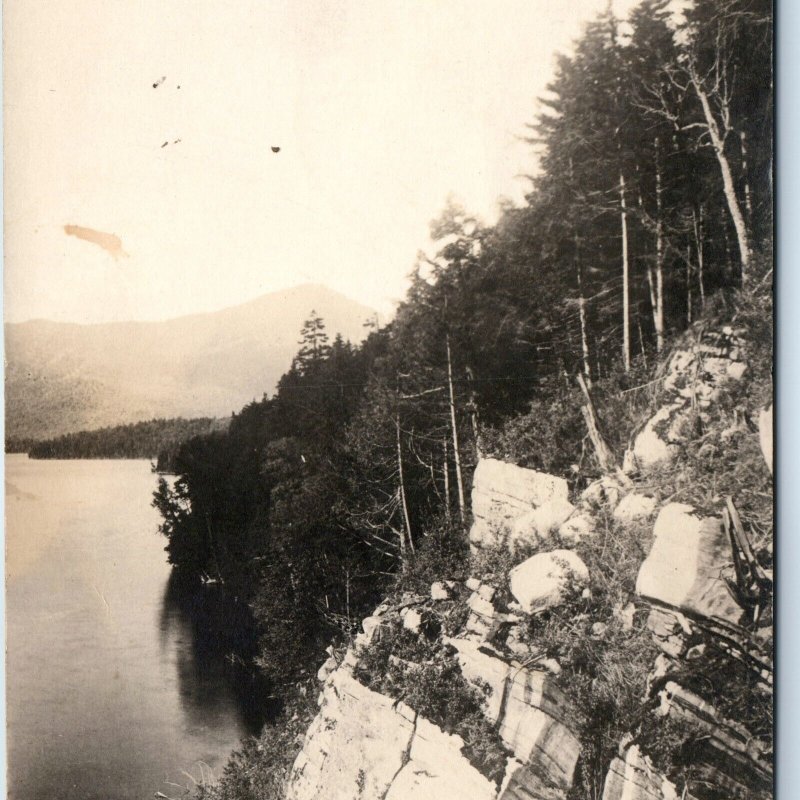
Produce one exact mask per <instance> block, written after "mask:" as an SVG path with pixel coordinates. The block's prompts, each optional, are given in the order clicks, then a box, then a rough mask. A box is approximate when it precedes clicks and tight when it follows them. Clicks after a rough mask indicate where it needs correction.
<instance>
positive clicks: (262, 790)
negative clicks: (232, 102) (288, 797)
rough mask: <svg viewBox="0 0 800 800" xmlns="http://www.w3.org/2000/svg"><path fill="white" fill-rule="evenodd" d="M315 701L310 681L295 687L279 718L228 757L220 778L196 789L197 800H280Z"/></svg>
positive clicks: (313, 713)
mask: <svg viewBox="0 0 800 800" xmlns="http://www.w3.org/2000/svg"><path fill="white" fill-rule="evenodd" d="M315 699H316V685H315V684H314V682H313V681H309V682H307V683H305V684H298V685H296V686H295V687H294V688H293V689H292V690H291V693H290V695H289V696H288V697H287V699H286V702H285V706H284V710H283V712H282V713H281V715H280V716H279V717H278V718H277V719H275V720H274V721H273V722H271V723H269V724H268V725H266V726H265V727H264V730H263V731H262V732H261V735H260V736H258V737H250V738H249V739H247V740H245V741H244V742H243V743H242V747H241V749H240V750H237V751H236V752H234V753H233V754H232V756H231V758H230V761H229V762H228V764H227V765H226V766H225V771H224V773H223V775H222V778H221V779H220V780H219V781H218V782H217V783H213V784H206V783H204V784H202V785H200V786H199V787H198V792H197V797H198V800H283V798H284V797H285V790H286V784H287V781H288V778H289V774H290V772H291V769H292V765H293V764H294V761H295V759H296V758H297V755H298V753H299V752H300V749H301V748H302V743H303V736H304V734H305V732H306V729H307V728H308V726H309V725H310V724H311V720H312V719H313V718H314V716H315V715H316V713H317V711H318V709H317V704H316V702H315Z"/></svg>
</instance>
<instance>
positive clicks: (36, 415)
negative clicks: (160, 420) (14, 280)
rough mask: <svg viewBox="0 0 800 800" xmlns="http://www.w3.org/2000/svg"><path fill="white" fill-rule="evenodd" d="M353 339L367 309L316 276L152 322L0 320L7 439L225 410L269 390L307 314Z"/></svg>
mask: <svg viewBox="0 0 800 800" xmlns="http://www.w3.org/2000/svg"><path fill="white" fill-rule="evenodd" d="M312 310H314V311H316V312H317V313H318V314H319V316H321V317H322V318H323V319H324V320H325V325H326V328H327V331H328V334H329V335H330V336H331V337H334V336H335V335H336V334H337V333H339V334H341V335H342V337H343V338H345V339H350V340H351V341H353V342H358V341H360V340H361V339H363V338H364V333H365V329H364V322H365V321H366V320H368V319H370V318H372V317H374V316H375V311H374V310H373V309H371V308H369V307H368V306H365V305H362V304H361V303H357V302H356V301H354V300H350V299H349V298H347V297H346V296H345V295H343V294H341V293H340V292H337V291H336V290H334V289H331V288H329V287H327V286H324V285H322V284H318V283H306V284H301V285H299V286H292V287H289V288H287V289H283V290H278V291H275V292H269V293H266V294H264V295H261V296H260V297H257V298H255V299H253V300H250V301H247V302H244V303H241V304H240V305H236V306H230V307H228V308H224V309H221V310H219V311H210V312H205V313H202V314H191V315H187V316H182V317H175V318H173V319H169V320H164V321H161V322H127V323H97V324H91V325H88V324H79V323H54V322H49V321H46V320H31V321H29V322H25V323H16V324H7V325H6V360H7V368H6V430H7V435H8V436H14V437H35V438H44V437H51V436H57V435H60V434H63V433H68V432H71V431H76V430H84V429H92V428H98V427H102V426H104V425H118V424H123V423H129V422H138V421H140V420H144V419H152V418H153V417H177V416H183V417H201V416H227V415H229V414H230V413H231V412H233V411H238V410H239V409H240V408H241V407H242V406H243V405H244V404H245V403H247V402H249V401H251V400H252V399H253V398H255V397H261V396H262V395H263V394H264V393H270V392H272V390H273V389H274V387H275V385H276V383H277V381H278V379H279V378H280V376H281V375H282V374H283V373H284V372H285V371H286V370H287V369H288V368H289V366H290V365H291V362H292V358H293V357H294V355H295V354H296V352H297V342H298V339H299V336H300V330H301V328H302V326H303V323H304V322H305V321H306V319H308V316H309V314H310V313H311V311H312Z"/></svg>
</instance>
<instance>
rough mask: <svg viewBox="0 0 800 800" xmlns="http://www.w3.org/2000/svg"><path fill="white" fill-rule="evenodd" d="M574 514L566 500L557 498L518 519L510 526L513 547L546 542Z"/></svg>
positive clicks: (572, 508)
mask: <svg viewBox="0 0 800 800" xmlns="http://www.w3.org/2000/svg"><path fill="white" fill-rule="evenodd" d="M574 513H575V506H573V505H572V503H570V502H569V501H568V500H564V499H562V498H557V499H555V500H552V501H551V502H549V503H545V504H544V505H542V506H539V508H536V509H534V510H533V511H528V512H527V513H525V514H523V515H522V516H521V517H518V518H517V519H516V520H515V521H514V522H513V523H512V525H511V543H512V544H513V545H523V544H540V543H541V542H544V541H547V539H549V538H550V537H551V536H552V535H553V534H554V533H555V532H556V531H557V530H558V529H559V527H560V526H561V525H562V524H563V523H564V522H566V521H567V520H568V519H569V518H570V517H571V516H572V514H574Z"/></svg>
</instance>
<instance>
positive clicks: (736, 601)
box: [288, 329, 772, 800]
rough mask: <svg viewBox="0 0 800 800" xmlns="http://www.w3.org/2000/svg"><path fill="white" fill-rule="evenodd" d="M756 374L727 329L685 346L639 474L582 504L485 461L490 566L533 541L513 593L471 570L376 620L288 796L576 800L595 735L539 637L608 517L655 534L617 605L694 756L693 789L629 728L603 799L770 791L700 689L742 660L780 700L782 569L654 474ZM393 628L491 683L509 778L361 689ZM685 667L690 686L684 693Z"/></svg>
mask: <svg viewBox="0 0 800 800" xmlns="http://www.w3.org/2000/svg"><path fill="white" fill-rule="evenodd" d="M745 371H746V365H745V362H744V360H743V345H742V343H741V342H740V341H739V340H738V338H737V337H736V335H735V333H734V332H733V331H731V330H730V329H725V330H723V331H722V332H720V333H718V334H706V335H705V336H704V337H703V338H701V340H700V342H699V343H697V344H696V345H694V346H693V347H691V348H689V349H688V350H685V351H680V352H678V353H676V354H674V355H673V357H672V359H671V361H670V362H669V368H668V370H667V374H666V377H665V388H666V394H665V400H664V403H665V405H664V406H662V407H661V408H658V409H656V411H655V413H654V414H653V416H652V417H651V418H650V419H649V420H648V421H647V422H646V423H645V424H644V425H643V426H642V427H641V428H640V430H639V432H638V434H636V436H635V437H634V439H633V444H632V448H631V453H630V454H629V455H628V457H627V458H626V459H625V461H626V466H627V469H626V470H625V472H623V471H619V472H618V473H617V474H615V475H607V476H604V477H602V478H600V479H599V480H597V481H595V482H594V483H592V484H590V485H589V486H588V487H587V488H586V489H585V490H584V491H583V492H582V493H581V494H580V496H578V497H575V498H573V500H572V501H571V500H570V495H569V487H568V485H567V483H566V481H564V480H563V479H561V478H558V477H556V476H552V475H546V474H543V473H539V472H535V471H532V470H528V469H523V468H520V467H517V466H514V465H512V464H506V463H503V462H500V461H497V460H493V459H486V460H483V461H481V462H480V463H479V464H478V467H477V469H476V471H475V476H474V483H473V489H472V502H473V511H474V524H473V527H472V530H471V532H470V544H471V549H472V552H473V555H474V556H477V557H478V558H476V560H475V561H474V562H473V564H474V565H475V571H476V572H477V570H478V567H477V565H478V564H479V563H480V557H481V555H482V554H485V553H486V552H489V551H491V550H494V551H496V552H497V551H507V552H509V553H512V554H513V553H516V552H517V551H518V548H519V547H520V545H524V546H525V547H526V548H527V550H526V552H527V553H530V552H531V550H534V551H535V552H534V554H533V555H529V556H528V557H527V558H523V559H522V560H521V561H520V562H519V563H518V564H517V565H516V566H514V567H513V569H511V570H510V571H509V573H508V574H507V575H506V576H505V577H504V581H505V582H504V583H503V581H501V582H500V583H501V584H502V586H504V587H505V588H504V589H498V588H497V587H498V581H497V577H498V576H497V575H491V576H485V575H480V574H474V575H473V577H471V578H470V579H469V580H468V581H466V582H465V583H464V584H462V583H459V582H455V581H445V580H443V581H440V582H437V583H434V584H433V585H432V586H431V591H430V595H429V596H427V597H422V596H415V597H407V598H405V599H404V601H403V602H402V603H400V604H395V605H394V606H390V605H388V604H384V605H382V606H380V607H379V608H378V609H376V610H375V612H374V614H373V615H372V616H370V617H368V618H367V619H365V620H364V622H363V630H364V633H362V634H360V635H359V636H358V637H356V640H355V642H354V643H353V645H352V647H351V648H350V650H349V651H348V652H347V654H346V656H345V657H344V658H343V660H342V661H341V663H340V662H339V661H337V659H336V658H334V657H333V656H332V657H331V658H330V659H329V660H328V662H326V664H325V665H324V666H323V668H322V669H321V670H320V673H319V676H318V677H319V678H320V680H321V681H323V688H322V691H321V694H320V698H319V703H320V712H319V715H318V716H317V718H316V719H315V721H314V723H313V724H312V726H311V728H310V729H309V730H308V733H307V735H306V738H305V741H304V744H303V749H302V752H301V753H300V755H299V756H298V758H297V761H296V763H295V765H294V769H293V772H292V776H291V781H290V787H289V793H288V797H289V798H291V800H326V799H328V798H330V799H331V800H333V799H334V798H336V799H337V800H356V798H370V799H372V798H375V799H376V800H377V799H378V798H380V800H400V799H401V798H403V799H404V798H412V797H413V798H414V800H420V799H421V798H436V799H437V800H449V799H450V798H453V800H456V798H457V800H468V799H470V798H476V799H477V800H483V798H486V799H487V800H536V799H538V800H565V798H566V797H567V794H568V792H569V791H570V788H571V787H572V786H573V783H574V781H575V779H576V770H577V768H578V764H579V760H580V758H581V753H582V751H583V749H584V748H585V746H586V745H587V742H582V741H581V740H580V736H579V725H578V719H579V717H580V712H581V709H577V708H576V707H575V706H574V704H573V701H572V700H571V698H570V694H571V692H570V688H571V687H570V685H569V681H568V680H565V679H564V675H565V674H566V673H564V671H563V669H562V665H561V664H560V663H559V662H558V661H557V660H556V659H554V658H552V657H548V654H547V653H546V652H545V651H544V650H543V649H539V647H538V646H537V644H536V643H535V642H534V641H532V640H531V637H530V630H532V627H531V626H532V624H533V627H535V621H536V620H537V619H542V620H544V619H547V615H550V614H552V612H553V611H554V610H556V609H558V608H559V607H562V606H563V607H565V608H566V607H571V606H568V604H569V603H575V602H576V598H577V602H580V598H591V593H592V587H593V586H595V585H597V582H596V580H595V579H596V578H597V577H598V576H596V575H592V571H591V570H590V569H589V568H588V567H587V564H586V563H584V561H583V560H582V558H581V557H580V555H579V554H578V553H577V552H575V547H579V545H580V543H581V542H588V541H592V537H597V536H599V535H600V534H599V533H598V531H599V530H600V528H601V525H600V521H601V517H603V515H605V517H604V518H605V519H609V518H611V519H613V520H614V524H617V525H621V526H639V527H636V528H635V530H642V529H651V530H652V546H650V547H649V552H647V553H646V556H645V557H644V559H643V561H642V562H641V565H640V567H639V571H638V578H637V579H636V586H635V591H634V590H633V587H632V586H631V593H630V596H629V597H628V598H627V605H625V603H624V602H623V603H622V604H620V605H619V607H615V609H614V614H613V624H614V625H615V626H617V629H618V630H619V631H623V632H631V631H634V629H635V628H636V625H637V623H636V622H635V619H637V617H636V615H637V614H639V617H638V619H639V620H646V623H645V624H646V628H642V627H641V626H642V622H639V623H638V625H639V630H643V631H644V633H643V634H642V635H643V636H646V635H647V632H649V634H650V636H651V637H652V642H653V643H654V644H655V645H656V647H657V649H658V650H660V655H658V657H657V658H655V660H654V662H653V664H652V672H651V673H650V675H649V678H648V681H647V685H648V689H647V696H646V697H643V698H641V703H642V709H643V712H642V713H647V714H648V715H649V716H650V718H651V719H652V720H653V721H654V722H653V724H654V725H656V726H658V725H664V726H666V725H667V724H668V722H672V723H674V724H680V725H681V726H682V727H681V730H682V731H683V734H682V735H683V737H684V738H683V741H685V742H690V743H692V751H691V752H692V756H691V764H690V765H689V768H688V769H689V772H690V774H691V779H690V780H689V781H688V782H687V783H686V784H685V786H683V787H682V788H681V791H679V790H678V788H677V787H676V785H675V784H674V783H673V782H672V781H671V780H670V779H669V777H668V776H667V775H665V774H663V773H662V772H660V771H659V769H658V768H657V767H656V766H654V764H653V762H652V761H651V760H650V758H649V757H648V756H647V755H646V754H645V752H644V751H643V749H642V746H643V745H642V744H641V743H640V742H639V741H637V740H636V734H635V733H633V732H631V733H628V734H626V735H625V736H623V737H622V740H621V741H620V745H619V751H618V755H617V757H616V758H613V759H612V760H611V763H610V765H609V766H608V770H607V774H606V775H605V781H604V784H603V783H602V782H601V785H603V791H602V797H603V800H676V799H677V798H678V797H682V798H696V800H706V799H708V800H711V799H712V798H713V800H717V799H718V798H722V797H726V798H728V797H730V798H740V799H741V800H745V798H748V799H750V798H756V799H759V798H767V797H768V796H769V793H770V784H771V775H772V768H771V761H770V756H771V754H770V753H769V752H767V749H766V748H765V746H764V745H763V744H762V743H761V742H760V740H759V739H758V737H755V736H753V735H752V733H751V732H750V731H748V729H747V727H746V725H745V724H744V723H743V722H742V721H740V720H731V719H728V718H726V717H725V716H724V715H723V714H722V713H721V712H720V711H719V710H718V709H717V708H716V707H715V706H714V703H713V702H712V700H710V699H709V697H708V696H704V692H705V689H704V688H703V687H709V686H711V687H713V686H714V684H715V681H718V680H720V676H719V675H718V674H717V670H718V668H719V664H721V663H723V662H724V663H726V664H727V663H731V664H736V665H740V666H741V668H742V669H743V670H744V671H745V672H746V673H747V674H748V675H749V676H750V677H749V678H748V680H749V681H750V685H751V686H753V687H755V688H754V689H753V691H754V692H761V693H762V695H761V697H762V699H763V698H767V700H766V702H769V701H770V700H771V681H772V665H771V660H770V655H769V654H770V652H771V625H770V623H769V620H768V618H765V617H764V616H763V604H764V602H765V600H764V598H765V597H766V596H767V595H770V596H771V594H770V592H771V584H770V582H771V574H769V573H767V572H766V571H765V570H763V569H761V568H760V567H759V566H758V564H757V559H755V557H754V556H753V553H752V552H748V550H749V546H748V544H747V541H746V537H744V534H743V532H742V530H741V523H740V521H738V520H737V519H736V515H735V513H734V512H732V511H730V510H727V511H725V510H723V512H724V513H722V514H721V515H716V514H713V513H708V512H705V513H701V512H699V511H697V510H696V509H695V508H693V507H692V506H690V505H688V504H685V503H676V502H670V501H669V499H668V498H667V500H660V499H659V494H658V491H657V489H656V488H654V486H653V481H652V474H653V473H652V472H650V471H649V470H652V469H653V468H655V467H656V466H657V465H658V464H663V463H664V462H665V461H669V460H670V459H674V458H677V457H678V455H679V452H680V448H681V446H682V444H681V443H682V442H683V441H685V439H682V438H681V437H685V435H686V434H685V431H684V432H683V433H681V434H680V436H679V435H678V431H679V430H682V428H681V425H680V424H678V423H677V422H676V421H677V420H679V419H680V418H681V417H682V415H685V414H686V413H688V412H689V410H690V409H697V408H699V409H700V411H701V413H702V414H703V415H706V418H707V419H709V420H710V419H711V417H712V416H713V413H714V403H715V402H716V400H717V397H718V394H717V393H718V389H719V387H720V386H721V385H724V384H725V382H726V381H737V380H740V379H741V378H742V376H743V375H744V374H745ZM766 427H768V423H762V433H761V446H762V449H763V452H764V456H765V458H766V459H770V458H771V451H770V449H769V447H768V446H767V445H765V444H764V439H765V436H766V434H765V433H764V430H765V429H766ZM753 435H754V436H757V435H758V434H757V432H754V433H753ZM769 466H770V467H771V464H769ZM626 473H627V474H626ZM643 478H646V480H645V479H643ZM729 509H730V506H729ZM632 530H634V529H632ZM743 537H744V538H743ZM579 549H580V548H579ZM512 560H513V558H512ZM444 577H446V576H444ZM501 577H503V576H501ZM454 609H455V610H458V609H461V610H462V611H463V619H462V622H461V623H459V624H458V625H457V626H456V630H455V631H452V630H448V633H447V634H445V633H443V632H442V629H443V628H444V627H445V625H444V621H446V620H447V619H450V618H451V616H452V614H453V613H454ZM542 615H544V616H542ZM765 619H766V621H764V620H765ZM431 622H433V623H435V624H431ZM581 624H582V625H583V626H584V629H585V630H586V631H587V633H586V634H585V635H586V637H587V638H588V639H589V640H594V641H598V642H599V641H602V640H603V639H604V638H605V637H606V636H608V635H610V634H609V632H608V627H609V621H608V620H607V621H605V622H601V621H596V622H593V621H592V620H591V619H588V620H581ZM392 625H394V626H395V629H396V630H397V629H401V628H402V630H403V631H406V632H409V633H410V634H412V635H415V636H418V637H421V638H423V637H427V638H428V639H431V638H433V639H436V641H438V642H439V643H440V644H441V646H443V647H444V650H445V652H446V653H448V654H449V655H448V658H450V659H451V661H452V662H454V663H457V664H458V668H459V670H460V674H461V676H463V678H464V679H466V680H467V681H468V682H469V683H471V684H473V685H475V686H479V687H481V690H482V692H483V696H484V703H483V715H484V717H485V720H486V721H487V722H488V723H489V724H490V725H491V726H492V729H493V730H494V732H495V733H496V735H497V737H498V739H499V742H500V743H501V746H502V748H503V749H504V754H505V764H506V767H505V776H504V778H503V779H502V780H498V781H497V782H493V781H492V780H490V779H489V778H488V777H486V775H484V774H482V772H481V771H480V770H479V769H478V768H477V767H476V765H475V764H473V763H472V760H471V757H470V754H469V752H468V749H469V748H467V747H465V741H464V739H463V738H462V737H460V736H456V735H452V734H449V733H446V732H445V731H443V730H442V729H441V728H439V727H437V725H435V724H434V723H433V722H432V721H431V720H429V719H426V718H425V717H424V716H422V715H420V714H418V713H417V712H415V711H414V710H412V709H411V708H410V707H409V706H407V705H406V704H404V703H403V702H399V701H396V700H393V699H391V698H390V697H387V696H384V695H383V694H380V693H378V692H376V691H373V690H372V689H370V688H367V686H365V685H362V683H360V682H359V680H358V679H357V677H356V676H357V675H358V674H359V673H358V665H359V663H360V660H361V659H362V658H363V657H364V655H365V653H368V652H369V651H370V648H372V647H375V645H376V643H378V642H380V641H381V640H382V637H383V636H385V635H388V634H387V631H389V630H390V629H391V628H392ZM451 627H452V626H451ZM647 652H650V651H647ZM650 657H651V656H648V658H650ZM645 671H646V670H645ZM687 676H692V677H691V685H684V682H685V681H686V680H687V679H688V678H687ZM631 724H632V726H633V721H632V722H631ZM634 727H635V726H634ZM631 730H632V731H633V727H632V729H631ZM636 730H639V729H638V728H636ZM672 777H675V776H674V775H673V776H672ZM709 787H711V788H709Z"/></svg>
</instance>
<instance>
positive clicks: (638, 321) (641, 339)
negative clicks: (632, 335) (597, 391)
mask: <svg viewBox="0 0 800 800" xmlns="http://www.w3.org/2000/svg"><path fill="white" fill-rule="evenodd" d="M636 327H637V328H638V329H639V347H640V348H641V349H642V362H643V363H644V368H645V369H647V350H645V346H644V334H643V333H642V321H641V319H639V315H638V314H637V315H636ZM589 388H590V389H591V386H590V387H589Z"/></svg>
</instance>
